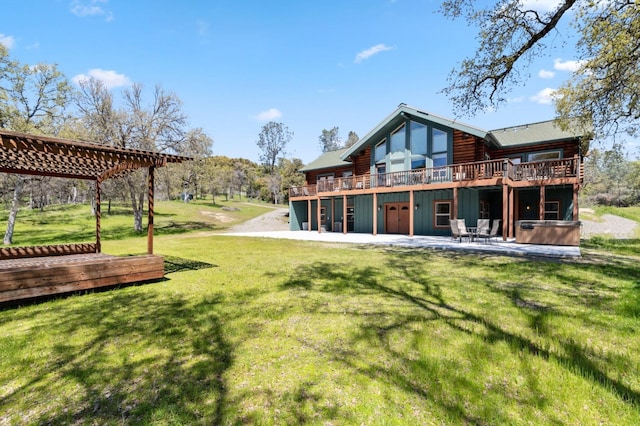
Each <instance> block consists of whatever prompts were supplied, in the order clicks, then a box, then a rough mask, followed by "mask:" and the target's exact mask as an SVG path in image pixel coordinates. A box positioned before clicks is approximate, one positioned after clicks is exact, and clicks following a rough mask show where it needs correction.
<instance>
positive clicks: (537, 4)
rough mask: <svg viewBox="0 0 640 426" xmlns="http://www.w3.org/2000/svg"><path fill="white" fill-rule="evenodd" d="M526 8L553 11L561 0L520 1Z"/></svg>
mask: <svg viewBox="0 0 640 426" xmlns="http://www.w3.org/2000/svg"><path fill="white" fill-rule="evenodd" d="M520 4H522V5H523V6H524V7H525V8H526V9H532V10H535V11H538V12H551V11H552V10H556V9H557V8H558V6H559V5H560V1H559V0H522V1H521V2H520Z"/></svg>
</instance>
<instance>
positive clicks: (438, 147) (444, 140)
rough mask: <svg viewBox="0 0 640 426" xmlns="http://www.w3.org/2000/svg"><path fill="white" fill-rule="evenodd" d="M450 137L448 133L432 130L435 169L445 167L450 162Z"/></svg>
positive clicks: (432, 151)
mask: <svg viewBox="0 0 640 426" xmlns="http://www.w3.org/2000/svg"><path fill="white" fill-rule="evenodd" d="M448 140H449V135H448V134H447V132H445V131H443V130H440V129H436V128H435V127H434V128H432V129H431V161H432V163H433V167H444V166H446V165H447V164H448V163H449V161H448V153H447V145H448Z"/></svg>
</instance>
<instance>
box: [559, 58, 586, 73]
mask: <svg viewBox="0 0 640 426" xmlns="http://www.w3.org/2000/svg"><path fill="white" fill-rule="evenodd" d="M585 62H586V61H563V60H562V59H561V58H557V59H554V60H553V68H554V69H556V70H558V71H569V72H576V71H578V70H579V69H580V67H582V66H583V65H584V64H585Z"/></svg>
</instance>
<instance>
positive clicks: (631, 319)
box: [0, 205, 640, 425]
mask: <svg viewBox="0 0 640 426" xmlns="http://www.w3.org/2000/svg"><path fill="white" fill-rule="evenodd" d="M175 208H176V209H177V210H178V211H176V212H173V213H171V214H168V213H165V214H166V216H163V217H165V218H166V217H171V218H173V219H172V221H173V223H174V225H171V226H169V225H163V226H168V227H169V228H170V229H171V228H172V227H173V228H176V229H183V230H184V229H193V228H197V229H201V228H199V227H191V226H187V225H183V223H194V222H197V223H199V222H203V221H204V219H201V218H198V219H193V218H192V213H190V212H188V210H187V209H191V208H194V212H195V211H198V212H199V211H201V210H206V209H207V208H206V207H203V206H199V207H198V206H191V207H185V208H184V209H183V208H182V206H181V205H177V206H176V207H175ZM256 208H258V207H256ZM160 210H165V209H164V208H161V209H160ZM231 214H232V215H234V214H237V215H246V216H250V215H251V214H256V212H253V213H251V212H246V211H242V209H241V211H238V212H231ZM204 216H205V217H210V215H207V214H205V215H204ZM114 220H115V219H114ZM118 220H119V219H118ZM234 220H235V219H234ZM237 220H241V219H237ZM170 222H171V220H169V221H167V222H166V223H170ZM43 223H44V225H43V226H45V225H48V226H51V227H52V228H56V226H53V225H51V224H50V222H49V220H47V219H43ZM156 223H158V221H156ZM113 224H114V226H115V227H116V228H117V227H118V226H120V225H117V224H116V222H113ZM212 225H213V226H214V227H217V226H221V227H222V226H224V225H219V224H215V223H212ZM106 226H107V228H108V227H110V226H111V223H109V222H108V223H107V225H106ZM204 228H206V226H204ZM204 228H202V229H203V230H204ZM43 232H44V231H43ZM51 232H52V233H55V232H59V231H55V230H52V231H51ZM105 232H107V231H106V230H105ZM56 242H60V241H56ZM636 244H637V242H636ZM145 247H146V239H145V238H144V237H135V238H124V239H119V240H118V239H107V240H106V241H105V242H104V251H105V252H106V253H110V254H131V253H141V252H144V251H145ZM155 247H156V251H157V253H158V254H162V255H164V256H165V260H166V271H167V273H166V280H164V281H161V282H156V283H151V284H145V285H139V286H132V287H127V288H120V289H114V290H110V291H105V292H98V293H89V294H83V295H73V296H70V297H64V298H56V299H53V300H48V301H43V302H40V303H33V304H28V305H25V306H21V307H11V308H5V309H3V310H1V311H0V424H206V425H209V424H274V425H275V424H277V425H280V424H411V425H414V424H491V425H493V424H629V425H635V424H640V338H639V337H638V335H639V331H640V284H639V282H638V276H639V275H640V274H639V272H640V268H639V267H638V260H640V257H639V256H637V252H636V255H633V253H631V254H629V253H627V252H626V251H623V252H622V253H621V254H623V255H618V254H617V253H616V252H612V251H609V250H608V248H607V247H604V248H602V247H601V248H597V250H596V247H594V248H593V249H587V250H585V253H586V254H585V256H584V259H582V260H580V261H577V262H569V263H558V262H553V261H540V260H536V261H529V260H526V259H522V258H511V257H499V256H492V255H486V254H484V255H471V254H469V255H467V254H462V253H459V252H456V253H449V252H444V251H431V250H416V249H413V250H409V249H398V248H395V249H394V248H380V247H364V246H352V245H337V244H332V245H329V244H320V243H309V242H301V241H286V240H267V239H264V240H263V239H254V238H236V237H229V236H215V235H204V234H201V233H198V232H187V233H184V232H181V233H172V232H165V233H161V234H160V235H159V236H158V237H157V238H156V244H155Z"/></svg>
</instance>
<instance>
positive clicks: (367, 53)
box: [353, 44, 393, 64]
mask: <svg viewBox="0 0 640 426" xmlns="http://www.w3.org/2000/svg"><path fill="white" fill-rule="evenodd" d="M392 49H393V47H389V46H387V45H385V44H376V45H375V46H373V47H370V48H368V49H366V50H363V51H362V52H360V53H358V54H357V55H356V58H355V59H354V60H353V62H355V63H356V64H359V63H360V62H362V61H364V60H365V59H369V58H370V57H372V56H373V55H376V54H378V53H380V52H384V51H385V50H392Z"/></svg>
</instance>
